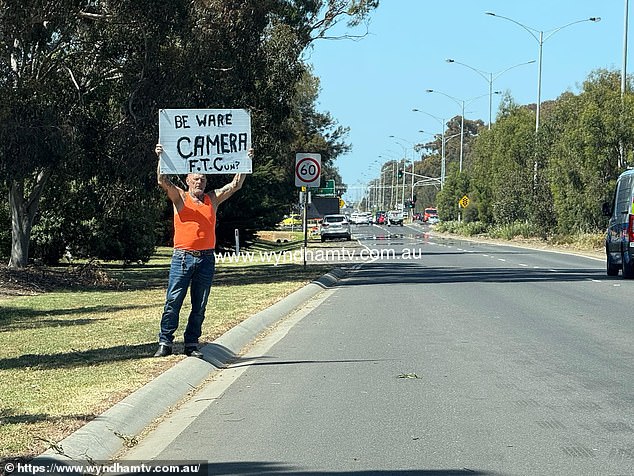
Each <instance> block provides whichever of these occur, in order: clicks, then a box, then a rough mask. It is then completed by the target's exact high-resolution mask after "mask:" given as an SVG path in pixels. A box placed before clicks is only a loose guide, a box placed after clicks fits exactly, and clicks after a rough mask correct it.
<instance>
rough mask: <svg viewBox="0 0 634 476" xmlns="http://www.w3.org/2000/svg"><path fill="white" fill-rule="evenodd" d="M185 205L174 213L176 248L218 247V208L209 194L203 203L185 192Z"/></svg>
mask: <svg viewBox="0 0 634 476" xmlns="http://www.w3.org/2000/svg"><path fill="white" fill-rule="evenodd" d="M184 202H185V206H184V207H183V209H182V210H181V211H180V212H178V213H174V248H178V249H181V250H198V251H202V250H212V249H214V248H215V247H216V210H214V207H213V206H212V204H211V199H210V198H209V195H207V194H205V198H204V202H203V203H200V204H199V203H194V201H193V200H192V197H191V195H190V194H189V193H186V194H185V200H184Z"/></svg>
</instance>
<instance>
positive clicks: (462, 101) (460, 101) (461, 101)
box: [426, 89, 500, 172]
mask: <svg viewBox="0 0 634 476" xmlns="http://www.w3.org/2000/svg"><path fill="white" fill-rule="evenodd" d="M426 92H428V93H436V94H441V95H443V96H445V97H447V98H449V99H451V100H452V101H454V102H455V103H456V104H458V106H460V107H461V108H462V114H461V116H460V117H461V120H460V172H462V157H463V155H464V152H463V150H464V108H465V105H466V104H470V103H471V102H473V101H475V100H476V99H480V98H483V97H484V96H487V94H482V95H480V96H476V97H474V98H471V99H458V98H456V97H454V96H450V95H449V94H447V93H443V92H442V91H436V90H435V89H427V90H426ZM499 93H500V91H495V94H499Z"/></svg>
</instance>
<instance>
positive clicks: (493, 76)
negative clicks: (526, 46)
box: [445, 58, 535, 130]
mask: <svg viewBox="0 0 634 476" xmlns="http://www.w3.org/2000/svg"><path fill="white" fill-rule="evenodd" d="M445 61H447V63H455V64H460V65H462V66H465V67H467V68H469V69H470V70H472V71H475V72H476V73H478V74H479V75H480V76H482V77H483V78H484V80H485V81H486V82H488V83H489V130H491V121H492V109H493V81H495V80H496V79H497V78H499V77H500V76H502V75H503V74H504V73H506V72H507V71H508V70H510V69H513V68H517V67H518V66H524V65H526V64H531V63H534V62H535V60H531V61H526V62H524V63H519V64H516V65H515V66H511V67H509V68H506V69H504V70H502V71H498V72H497V73H490V72H487V71H482V70H480V69H477V68H474V67H473V66H469V65H468V64H466V63H461V62H460V61H456V60H454V59H451V58H448V59H447V60H445Z"/></svg>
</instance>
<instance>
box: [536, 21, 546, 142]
mask: <svg viewBox="0 0 634 476" xmlns="http://www.w3.org/2000/svg"><path fill="white" fill-rule="evenodd" d="M538 41H539V58H538V60H537V110H536V114H535V132H537V131H538V130H539V111H540V109H541V104H542V50H543V49H544V48H543V46H544V32H543V31H540V32H539V40H538Z"/></svg>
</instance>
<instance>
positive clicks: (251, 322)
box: [31, 269, 346, 474]
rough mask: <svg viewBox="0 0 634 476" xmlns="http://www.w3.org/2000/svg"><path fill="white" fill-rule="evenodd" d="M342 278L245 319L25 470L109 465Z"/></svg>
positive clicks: (326, 278) (322, 281)
mask: <svg viewBox="0 0 634 476" xmlns="http://www.w3.org/2000/svg"><path fill="white" fill-rule="evenodd" d="M345 274H346V273H345V271H343V270H342V269H334V270H332V271H330V272H329V273H326V274H325V275H323V276H322V277H320V278H319V279H317V280H315V281H313V282H311V283H309V284H307V285H306V286H304V287H303V288H300V289H298V290H297V291H295V292H293V293H292V294H290V295H289V296H287V297H286V298H284V299H282V300H281V301H279V302H277V303H275V304H273V305H272V306H270V307H269V308H267V309H264V310H263V311H260V312H259V313H257V314H254V315H253V316H251V317H249V318H248V319H246V320H245V321H243V322H242V323H240V324H238V325H237V326H236V327H234V328H232V329H231V330H229V331H227V332H226V333H225V334H223V335H222V336H220V337H219V338H218V339H216V340H215V341H214V342H212V343H210V344H207V345H206V346H204V347H202V348H201V351H202V352H203V355H204V360H203V359H192V358H190V359H184V360H182V361H181V362H179V363H178V364H176V365H175V366H174V367H172V368H170V369H169V370H167V371H166V372H164V373H162V374H161V375H159V376H158V377H157V378H155V379H154V380H152V381H151V382H148V383H147V384H146V385H144V386H143V387H141V388H140V389H138V390H137V391H135V392H134V393H132V394H130V395H128V396H127V397H126V398H124V399H123V400H122V401H120V402H119V403H117V404H116V405H114V406H113V407H112V408H110V409H108V410H106V411H105V412H104V413H103V414H101V415H99V416H98V417H97V418H95V419H94V420H92V421H90V422H88V423H87V424H86V425H84V426H83V427H81V428H80V429H78V430H77V431H76V432H74V433H73V434H71V435H69V436H68V437H66V438H65V439H64V440H62V441H61V442H59V443H58V444H57V448H51V449H49V450H47V451H45V452H44V453H42V454H41V455H39V456H37V457H36V458H34V459H33V460H32V462H31V464H33V465H34V466H36V465H37V466H45V467H46V468H47V471H46V472H42V474H57V473H64V474H68V472H67V471H64V470H63V469H62V470H61V471H55V465H59V466H68V465H69V464H72V463H75V464H76V463H77V462H87V461H88V462H90V461H96V462H108V461H110V459H111V458H113V457H114V455H115V454H117V453H118V452H119V451H120V450H121V449H122V448H123V446H124V444H125V442H126V440H127V439H130V438H133V437H134V435H137V434H138V433H140V432H141V431H142V430H143V429H144V428H145V427H146V426H148V425H149V424H150V423H152V422H153V421H154V420H155V419H156V418H158V417H160V416H161V415H163V414H164V413H165V412H166V411H167V410H168V409H169V408H170V407H172V406H174V405H176V404H177V403H178V402H179V401H180V400H181V399H182V398H183V397H185V396H186V395H187V393H188V392H190V391H191V390H193V389H194V388H196V387H197V386H198V385H200V384H201V383H202V382H203V381H204V380H205V379H206V378H207V377H208V376H209V375H210V374H211V373H213V372H215V371H217V370H218V369H221V368H224V367H226V366H227V364H228V363H230V362H232V361H233V360H235V358H236V357H237V355H238V354H239V353H240V351H241V350H242V349H243V348H244V347H245V346H246V345H248V344H249V343H250V342H252V341H253V339H255V337H257V335H258V334H260V333H261V332H262V331H263V330H265V329H266V328H267V327H269V326H271V325H272V324H274V323H275V322H277V321H278V320H280V319H282V318H283V317H285V316H286V315H288V314H289V313H291V312H292V311H293V310H295V309H297V308H298V307H300V306H301V305H302V304H303V303H304V302H306V301H307V300H308V299H310V298H312V297H313V296H315V295H317V294H318V293H319V292H321V291H323V290H324V289H327V288H329V287H331V286H333V285H334V284H335V283H337V281H339V279H341V278H342V277H344V276H345ZM57 450H59V451H57Z"/></svg>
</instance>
